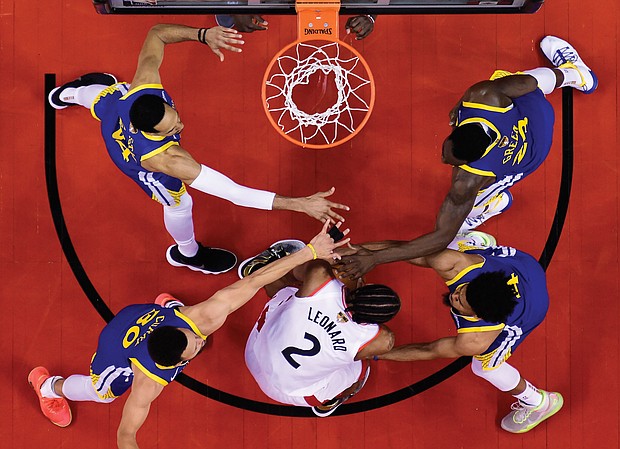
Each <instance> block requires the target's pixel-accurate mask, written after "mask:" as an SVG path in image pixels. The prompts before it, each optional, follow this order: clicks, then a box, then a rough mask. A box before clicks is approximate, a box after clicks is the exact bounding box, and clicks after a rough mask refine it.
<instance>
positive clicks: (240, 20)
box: [231, 14, 267, 33]
mask: <svg viewBox="0 0 620 449" xmlns="http://www.w3.org/2000/svg"><path fill="white" fill-rule="evenodd" d="M231 17H232V19H233V22H234V23H235V28H236V29H237V30H239V31H241V32H243V33H253V32H254V31H264V30H266V29H267V21H266V20H265V19H263V18H262V17H261V16H259V15H256V14H255V15H252V14H233V15H232V16H231Z"/></svg>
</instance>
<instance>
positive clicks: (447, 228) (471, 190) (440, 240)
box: [339, 168, 488, 279]
mask: <svg viewBox="0 0 620 449" xmlns="http://www.w3.org/2000/svg"><path fill="white" fill-rule="evenodd" d="M486 182H488V178H486V177H483V176H478V175H474V174H472V173H469V172H466V171H465V170H461V169H458V168H457V169H455V174H454V177H453V179H452V187H451V188H450V191H449V192H448V195H447V196H446V198H445V200H444V202H443V204H442V205H441V208H440V210H439V214H438V215H437V221H436V223H435V230H434V231H433V232H430V233H428V234H424V235H422V236H421V237H418V238H416V239H414V240H411V241H408V242H406V241H386V242H385V243H384V244H383V243H382V242H374V243H373V244H371V245H369V248H372V247H373V245H374V247H381V246H382V245H383V246H384V247H383V248H382V249H378V250H371V249H367V248H365V244H363V243H362V244H361V247H362V248H361V249H359V250H358V251H357V253H356V254H353V255H349V256H345V257H343V258H342V263H341V266H340V267H339V271H340V272H341V273H343V275H344V276H346V277H350V278H352V279H357V278H359V277H361V276H363V275H364V274H366V273H368V272H369V271H370V270H372V269H373V268H374V267H375V266H376V265H380V264H384V263H390V262H397V261H403V260H405V261H410V260H412V259H416V258H418V257H423V256H427V255H430V254H434V253H436V252H438V251H441V250H443V249H445V248H446V247H447V246H448V245H449V244H450V242H451V241H452V239H454V237H455V236H456V233H457V232H458V230H459V228H460V227H461V225H462V224H463V221H465V218H467V215H468V214H469V212H470V211H471V209H472V207H473V204H474V201H475V200H476V195H477V194H478V191H479V190H480V188H481V187H482V186H483V185H484V184H485V183H486Z"/></svg>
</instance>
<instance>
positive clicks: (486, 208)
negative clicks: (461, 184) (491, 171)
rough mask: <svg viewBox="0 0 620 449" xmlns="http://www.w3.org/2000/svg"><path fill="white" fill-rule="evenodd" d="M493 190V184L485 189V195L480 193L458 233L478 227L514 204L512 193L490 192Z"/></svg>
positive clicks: (506, 191)
mask: <svg viewBox="0 0 620 449" xmlns="http://www.w3.org/2000/svg"><path fill="white" fill-rule="evenodd" d="M491 190H493V186H489V187H488V188H487V189H485V194H484V195H478V198H476V201H475V203H474V207H472V209H471V212H469V215H468V216H467V218H465V221H464V222H463V224H462V226H461V228H460V229H459V232H458V234H459V235H461V236H462V235H463V234H466V233H468V232H469V231H471V230H473V229H476V228H477V227H478V226H480V225H481V224H482V223H484V222H485V221H487V220H488V219H489V218H491V217H495V216H496V215H499V214H501V213H502V212H505V211H507V210H508V209H510V206H512V194H511V193H510V192H509V191H508V190H507V189H506V190H503V191H502V190H498V191H497V192H495V193H493V194H489V193H490V191H491Z"/></svg>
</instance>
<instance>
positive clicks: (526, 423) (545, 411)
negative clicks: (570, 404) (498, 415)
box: [501, 390, 564, 433]
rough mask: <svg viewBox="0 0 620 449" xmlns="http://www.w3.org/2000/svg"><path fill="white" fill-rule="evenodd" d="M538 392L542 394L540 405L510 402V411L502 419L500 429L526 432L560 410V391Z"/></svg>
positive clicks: (561, 399)
mask: <svg viewBox="0 0 620 449" xmlns="http://www.w3.org/2000/svg"><path fill="white" fill-rule="evenodd" d="M540 392H541V393H542V395H543V401H542V403H541V404H540V405H537V406H531V405H525V404H521V403H520V402H515V403H514V404H512V407H511V408H512V412H510V413H508V415H506V416H505V417H504V419H502V423H501V426H502V429H504V430H506V431H508V432H510V433H524V432H528V431H530V430H532V429H533V428H534V427H536V426H537V425H538V424H540V423H541V422H543V421H544V420H545V419H547V418H550V417H552V416H553V415H555V414H556V413H557V412H559V411H560V409H561V408H562V405H564V398H563V397H562V395H561V394H560V393H555V392H549V391H543V390H541V391H540Z"/></svg>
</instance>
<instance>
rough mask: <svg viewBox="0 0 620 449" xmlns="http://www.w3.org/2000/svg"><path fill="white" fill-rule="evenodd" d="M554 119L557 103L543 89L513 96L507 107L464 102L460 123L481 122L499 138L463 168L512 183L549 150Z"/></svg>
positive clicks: (460, 112)
mask: <svg viewBox="0 0 620 449" xmlns="http://www.w3.org/2000/svg"><path fill="white" fill-rule="evenodd" d="M554 120H555V116H554V112H553V107H552V106H551V104H550V103H549V102H548V101H547V99H546V98H545V96H544V94H543V93H542V91H541V90H540V89H536V90H535V91H534V92H531V93H529V94H526V95H523V96H521V97H518V98H515V99H513V100H512V104H511V105H510V106H508V107H505V108H500V107H493V106H487V105H483V104H478V103H469V102H463V104H462V105H461V107H460V108H459V111H458V121H457V126H461V125H464V124H467V123H481V124H483V125H486V126H487V127H488V128H489V129H490V130H492V131H493V132H494V133H495V135H496V138H495V140H494V141H493V142H492V143H491V144H490V145H489V146H488V147H487V149H486V150H485V152H484V154H483V156H482V158H480V159H478V160H477V161H474V162H470V163H468V164H465V165H461V166H460V168H461V169H463V170H466V171H468V172H471V173H474V174H477V175H481V176H490V177H495V178H496V182H499V183H500V184H502V185H503V187H504V188H507V187H510V186H511V185H512V184H514V183H515V182H517V181H519V180H520V179H522V178H524V177H525V176H527V175H529V174H530V173H532V172H533V171H534V170H536V169H537V168H538V167H539V166H540V164H542V163H543V161H544V160H545V158H546V157H547V155H548V154H549V150H550V149H551V142H552V138H553V123H554Z"/></svg>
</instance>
